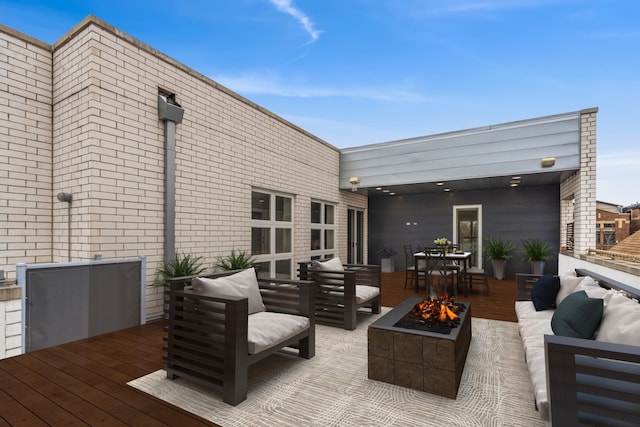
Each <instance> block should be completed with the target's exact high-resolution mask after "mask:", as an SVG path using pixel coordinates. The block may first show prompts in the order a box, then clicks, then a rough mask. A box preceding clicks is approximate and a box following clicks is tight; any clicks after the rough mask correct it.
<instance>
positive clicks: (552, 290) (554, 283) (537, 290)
mask: <svg viewBox="0 0 640 427" xmlns="http://www.w3.org/2000/svg"><path fill="white" fill-rule="evenodd" d="M559 290H560V278H559V277H558V276H556V275H554V274H545V275H544V276H542V277H540V278H539V279H538V280H537V281H536V283H535V284H534V285H533V288H531V300H532V301H533V305H534V307H535V308H536V311H542V310H548V309H550V308H553V307H554V305H555V303H556V296H557V295H558V291H559Z"/></svg>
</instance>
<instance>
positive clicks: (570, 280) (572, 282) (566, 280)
mask: <svg viewBox="0 0 640 427" xmlns="http://www.w3.org/2000/svg"><path fill="white" fill-rule="evenodd" d="M582 279H584V277H582V276H580V277H578V276H576V275H575V274H561V275H560V290H559V291H558V295H557V296H556V307H557V306H559V305H560V303H561V302H562V301H563V300H564V299H565V298H566V297H567V296H569V294H571V293H573V292H574V291H575V290H576V287H577V286H578V285H579V284H580V282H582Z"/></svg>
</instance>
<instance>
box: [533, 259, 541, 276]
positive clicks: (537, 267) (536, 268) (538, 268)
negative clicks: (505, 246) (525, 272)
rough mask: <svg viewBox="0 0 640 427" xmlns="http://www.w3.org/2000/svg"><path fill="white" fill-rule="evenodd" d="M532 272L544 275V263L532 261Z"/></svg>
mask: <svg viewBox="0 0 640 427" xmlns="http://www.w3.org/2000/svg"><path fill="white" fill-rule="evenodd" d="M531 272H532V273H533V274H544V261H531Z"/></svg>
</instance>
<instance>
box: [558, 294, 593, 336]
mask: <svg viewBox="0 0 640 427" xmlns="http://www.w3.org/2000/svg"><path fill="white" fill-rule="evenodd" d="M603 306H604V303H603V300H602V299H601V298H589V297H588V296H587V293H586V292H585V291H579V292H574V293H572V294H570V295H569V296H567V297H566V298H565V299H563V300H562V302H561V303H560V305H559V306H558V308H556V311H555V313H553V317H552V318H551V329H553V333H554V334H556V335H562V336H565V337H575V338H586V339H593V336H594V335H595V333H596V331H597V330H598V327H599V326H600V321H601V320H602V312H603Z"/></svg>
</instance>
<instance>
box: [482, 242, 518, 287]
mask: <svg viewBox="0 0 640 427" xmlns="http://www.w3.org/2000/svg"><path fill="white" fill-rule="evenodd" d="M514 249H515V247H514V246H513V243H511V242H507V241H504V240H502V239H500V238H499V237H498V238H494V237H489V238H488V239H487V240H486V250H487V259H488V260H489V261H491V263H492V265H493V276H494V277H495V278H496V279H497V280H502V279H504V270H505V268H506V265H507V260H508V259H509V258H511V254H512V253H513V250H514Z"/></svg>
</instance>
